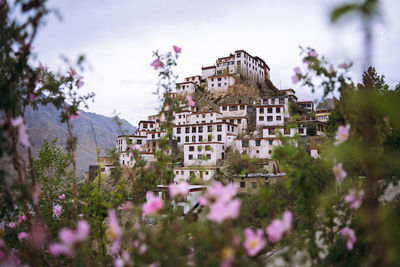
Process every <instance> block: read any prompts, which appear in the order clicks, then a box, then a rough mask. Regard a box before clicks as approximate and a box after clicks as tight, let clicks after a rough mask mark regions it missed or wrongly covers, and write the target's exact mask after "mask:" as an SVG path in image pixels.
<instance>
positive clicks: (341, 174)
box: [332, 163, 347, 183]
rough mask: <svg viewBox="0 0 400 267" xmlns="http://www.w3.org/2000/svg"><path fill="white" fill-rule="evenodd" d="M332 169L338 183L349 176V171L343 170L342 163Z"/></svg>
mask: <svg viewBox="0 0 400 267" xmlns="http://www.w3.org/2000/svg"><path fill="white" fill-rule="evenodd" d="M332 171H333V174H334V175H335V180H336V182H337V183H340V182H342V180H343V179H344V178H346V176H347V172H346V171H345V170H343V167H342V163H337V164H336V165H335V166H333V168H332Z"/></svg>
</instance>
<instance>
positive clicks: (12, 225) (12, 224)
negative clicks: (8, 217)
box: [8, 222, 18, 228]
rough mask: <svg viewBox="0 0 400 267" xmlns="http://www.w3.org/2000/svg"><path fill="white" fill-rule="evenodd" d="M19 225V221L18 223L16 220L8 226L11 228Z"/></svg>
mask: <svg viewBox="0 0 400 267" xmlns="http://www.w3.org/2000/svg"><path fill="white" fill-rule="evenodd" d="M17 225H18V223H16V222H10V223H9V224H8V227H10V228H15V227H17Z"/></svg>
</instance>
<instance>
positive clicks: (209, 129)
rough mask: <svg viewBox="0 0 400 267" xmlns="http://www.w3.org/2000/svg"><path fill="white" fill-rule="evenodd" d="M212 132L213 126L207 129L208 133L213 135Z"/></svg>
mask: <svg viewBox="0 0 400 267" xmlns="http://www.w3.org/2000/svg"><path fill="white" fill-rule="evenodd" d="M212 131H213V127H212V125H209V126H208V127H207V132H209V133H211V132H212Z"/></svg>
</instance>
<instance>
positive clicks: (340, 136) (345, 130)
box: [335, 124, 350, 146]
mask: <svg viewBox="0 0 400 267" xmlns="http://www.w3.org/2000/svg"><path fill="white" fill-rule="evenodd" d="M349 132H350V124H347V125H346V126H343V125H340V126H339V128H338V130H337V132H336V142H335V146H337V145H340V144H341V143H343V142H344V141H346V140H347V138H349Z"/></svg>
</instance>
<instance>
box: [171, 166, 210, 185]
mask: <svg viewBox="0 0 400 267" xmlns="http://www.w3.org/2000/svg"><path fill="white" fill-rule="evenodd" d="M216 170H217V167H175V168H174V174H175V178H174V182H181V181H186V182H188V181H189V180H190V178H192V177H193V178H196V179H200V180H201V181H204V182H207V181H210V180H211V179H212V178H213V177H214V174H215V172H216Z"/></svg>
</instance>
